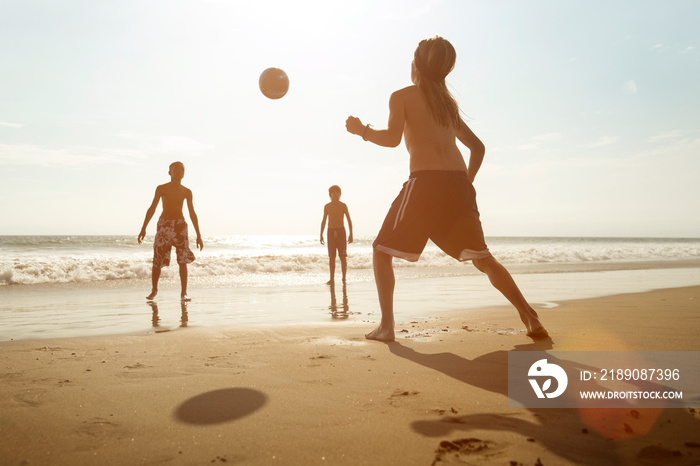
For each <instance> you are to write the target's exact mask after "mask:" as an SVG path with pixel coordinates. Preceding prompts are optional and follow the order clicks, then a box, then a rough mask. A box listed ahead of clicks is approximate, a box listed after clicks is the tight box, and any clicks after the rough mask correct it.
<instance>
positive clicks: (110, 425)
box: [75, 417, 119, 437]
mask: <svg viewBox="0 0 700 466" xmlns="http://www.w3.org/2000/svg"><path fill="white" fill-rule="evenodd" d="M118 428H119V424H118V423H116V422H112V421H109V420H107V419H104V418H101V417H94V418H92V419H89V420H87V421H84V422H83V424H81V425H80V426H78V427H77V428H76V429H75V431H76V432H78V433H80V434H85V435H88V436H90V437H103V436H111V435H112V434H113V433H114V432H115V430H116V429H118Z"/></svg>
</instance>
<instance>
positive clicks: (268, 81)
mask: <svg viewBox="0 0 700 466" xmlns="http://www.w3.org/2000/svg"><path fill="white" fill-rule="evenodd" d="M258 84H259V86H260V91H262V93H263V95H264V96H265V97H267V98H268V99H281V98H282V97H284V95H285V94H286V93H287V91H288V90H289V78H288V77H287V73H285V72H284V71H282V70H281V69H279V68H268V69H266V70H265V71H263V72H262V74H261V75H260V80H259V82H258Z"/></svg>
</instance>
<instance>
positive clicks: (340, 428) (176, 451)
mask: <svg viewBox="0 0 700 466" xmlns="http://www.w3.org/2000/svg"><path fill="white" fill-rule="evenodd" d="M698 302H700V286H692V287H683V288H672V289H661V290H655V291H649V292H644V293H628V294H618V295H611V296H605V297H599V298H592V299H584V300H571V301H562V302H561V303H559V306H558V307H556V308H550V309H538V312H539V313H540V315H541V316H542V318H543V320H544V322H545V323H546V325H547V328H548V330H549V331H550V334H551V335H552V342H551V343H546V342H533V341H532V340H530V339H529V338H527V337H526V336H525V334H524V329H521V328H520V323H519V321H518V318H517V314H516V313H515V312H514V311H513V310H512V308H510V307H509V306H495V307H489V308H478V309H472V310H462V311H461V312H457V311H449V312H440V313H438V314H436V316H435V317H434V318H430V319H420V320H415V321H409V322H405V323H403V324H401V325H399V326H397V342H395V343H390V344H385V343H379V342H372V341H367V340H365V339H364V338H363V334H364V333H365V332H367V331H369V330H371V328H372V324H371V323H369V322H355V321H349V322H342V323H341V324H340V325H333V324H332V323H325V324H293V325H279V324H277V325H271V324H268V325H251V326H243V325H241V326H232V327H226V328H219V327H217V328H196V329H188V331H186V332H185V331H182V332H181V331H177V332H165V333H149V334H141V335H116V336H114V335H112V336H92V337H80V338H66V339H47V340H21V341H6V342H1V343H0V348H2V352H0V364H2V367H3V370H2V373H1V376H2V378H3V379H4V380H3V384H0V413H1V414H0V425H2V426H3V432H5V434H4V435H5V437H4V439H3V442H1V443H0V458H2V459H3V460H4V461H5V462H7V463H8V464H48V463H51V464H58V465H62V464H66V465H68V464H71V465H73V464H95V462H101V463H102V464H108V465H111V464H115V465H118V464H152V463H157V462H163V463H171V464H204V463H214V464H220V463H223V462H226V463H227V464H305V465H316V464H319V465H320V464H337V465H363V464H367V465H375V464H387V465H391V464H397V465H398V464H401V465H426V464H431V462H432V464H435V465H446V464H455V463H456V462H457V460H458V458H461V461H466V462H473V463H479V464H513V462H515V464H523V465H525V464H536V463H537V461H539V462H540V463H541V464H544V465H547V464H561V465H574V464H576V465H580V464H585V465H626V464H630V465H632V464H671V465H680V464H684V465H685V464H696V463H698V462H700V450H699V449H698V447H697V446H695V445H697V443H696V442H697V440H696V439H695V438H694V435H693V434H692V432H697V431H698V428H699V427H700V409H659V410H653V409H643V410H640V411H639V412H634V410H632V411H630V410H628V409H613V410H584V411H585V412H579V411H577V410H576V409H525V408H509V407H508V400H507V396H506V394H505V390H506V385H507V369H506V366H507V358H506V356H507V353H508V352H509V351H512V350H521V351H522V350H525V351H528V350H538V351H539V350H544V351H547V350H549V349H553V350H563V351H593V350H595V351H642V350H646V351H672V350H673V351H700V341H699V340H698V339H697V334H698V332H700V321H698V319H697V318H696V315H697V303H698ZM403 330H406V331H405V332H404V331H403ZM698 408H700V406H699V407H698ZM591 416H592V417H591Z"/></svg>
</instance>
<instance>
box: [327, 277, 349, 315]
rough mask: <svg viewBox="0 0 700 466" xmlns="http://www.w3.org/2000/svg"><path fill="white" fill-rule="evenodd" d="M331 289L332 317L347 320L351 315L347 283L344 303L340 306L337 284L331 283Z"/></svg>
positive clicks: (344, 287) (344, 290)
mask: <svg viewBox="0 0 700 466" xmlns="http://www.w3.org/2000/svg"><path fill="white" fill-rule="evenodd" d="M330 289H331V305H330V306H329V307H328V309H329V310H330V311H331V317H333V319H339V320H341V319H347V318H348V316H349V315H350V305H349V304H348V290H347V286H346V284H345V283H343V303H342V305H340V306H338V300H337V299H336V297H335V283H333V282H331V283H330Z"/></svg>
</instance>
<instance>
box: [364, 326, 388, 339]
mask: <svg viewBox="0 0 700 466" xmlns="http://www.w3.org/2000/svg"><path fill="white" fill-rule="evenodd" d="M365 338H366V339H368V340H377V341H394V326H393V325H392V326H390V327H389V328H384V327H383V326H382V325H381V324H380V325H379V326H378V327H377V328H375V329H374V330H372V331H371V332H369V333H368V334H366V335H365Z"/></svg>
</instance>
